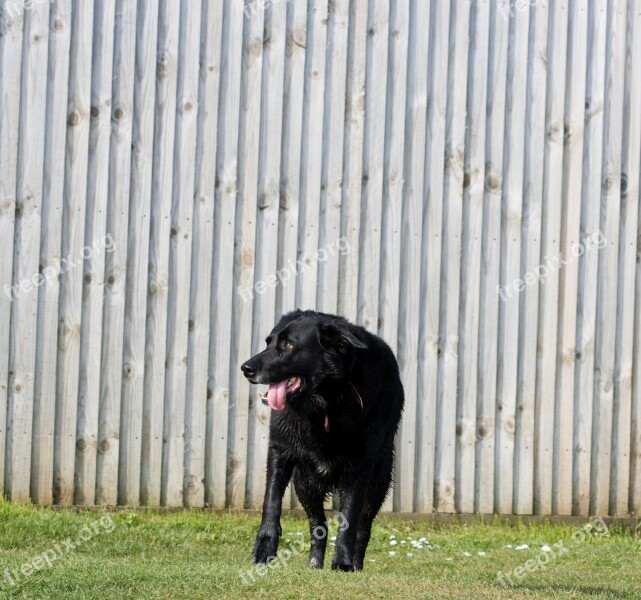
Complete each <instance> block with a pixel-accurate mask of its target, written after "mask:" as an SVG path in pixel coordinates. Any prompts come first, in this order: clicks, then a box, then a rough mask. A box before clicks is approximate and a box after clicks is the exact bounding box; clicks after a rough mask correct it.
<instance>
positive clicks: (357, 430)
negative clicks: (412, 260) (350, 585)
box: [241, 310, 404, 571]
mask: <svg viewBox="0 0 641 600" xmlns="http://www.w3.org/2000/svg"><path fill="white" fill-rule="evenodd" d="M266 342H267V348H266V349H265V350H263V351H262V352H261V353H260V354H257V355H256V356H254V357H253V358H251V359H249V360H248V361H247V362H246V363H245V364H244V365H242V367H241V369H242V371H243V373H244V374H245V377H247V378H248V379H249V380H250V381H251V382H252V383H262V384H267V385H269V389H268V391H267V392H266V393H265V394H264V395H263V402H264V403H265V404H269V406H271V408H272V409H273V411H272V416H271V422H270V429H269V451H268V456H267V489H266V491H265V501H264V504H263V519H262V523H261V526H260V530H259V532H258V537H257V539H256V545H255V546H254V553H253V558H254V562H256V563H266V562H268V561H269V560H270V559H271V558H272V557H275V556H276V551H277V549H278V538H279V537H280V535H281V528H280V515H281V508H282V499H283V494H284V492H285V488H286V487H287V484H288V483H289V480H290V478H292V476H293V481H294V487H295V489H296V494H297V495H298V498H299V499H300V501H301V503H302V505H303V507H304V508H305V511H306V512H307V516H308V518H309V523H310V531H311V532H312V545H311V551H310V556H309V563H308V564H309V566H310V567H314V568H319V569H320V568H322V567H323V562H324V560H325V547H326V544H327V522H326V519H325V512H324V510H323V502H324V500H325V499H326V497H327V495H328V494H329V493H330V492H333V491H337V492H338V493H339V494H340V511H341V513H342V518H343V519H344V522H345V525H346V528H345V529H344V531H339V533H338V538H337V540H336V552H335V555H334V559H333V560H332V568H333V569H341V570H344V571H352V570H360V569H362V568H363V558H364V556H365V550H366V549H367V544H368V542H369V538H370V532H371V528H372V522H373V520H374V517H375V516H376V514H377V513H378V511H379V510H380V508H381V505H382V504H383V502H384V500H385V497H386V495H387V493H388V491H389V488H390V485H391V481H392V470H393V463H394V435H395V434H396V430H397V429H398V424H399V421H400V418H401V412H402V410H403V401H404V397H403V386H402V384H401V380H400V377H399V371H398V364H397V362H396V359H395V358H394V354H393V353H392V350H391V349H390V347H389V346H388V345H387V344H386V343H385V342H384V341H383V340H382V339H381V338H379V337H377V336H375V335H373V334H371V333H369V332H367V331H366V330H365V329H363V328H362V327H358V326H355V325H352V324H350V323H348V322H347V321H346V320H345V319H343V318H342V317H336V316H333V315H327V314H323V313H317V312H314V311H300V310H297V311H294V312H292V313H289V314H288V315H285V316H284V317H282V318H281V320H280V322H279V323H278V325H276V327H275V328H274V329H273V331H272V332H271V333H270V334H269V336H268V337H267V340H266ZM341 529H343V528H342V527H341Z"/></svg>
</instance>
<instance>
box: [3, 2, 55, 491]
mask: <svg viewBox="0 0 641 600" xmlns="http://www.w3.org/2000/svg"><path fill="white" fill-rule="evenodd" d="M48 33H49V5H48V4H44V5H38V6H34V7H33V8H32V9H31V10H29V11H25V15H24V38H23V41H24V44H25V47H24V53H23V61H22V86H21V88H20V86H19V87H18V89H20V90H21V93H20V134H19V137H18V162H17V165H16V167H17V186H16V220H15V237H14V251H15V254H14V260H13V278H14V282H15V283H16V284H19V292H18V293H17V294H16V297H15V298H14V299H13V302H12V306H11V347H10V352H9V389H8V403H7V404H8V405H7V440H6V444H7V445H6V458H5V459H6V473H5V476H6V489H5V491H6V494H7V496H8V497H9V498H10V499H11V500H19V501H26V500H28V499H29V493H30V480H31V449H32V436H33V430H32V427H33V411H34V380H35V375H36V370H37V365H36V362H35V358H36V327H35V324H36V322H37V313H38V289H37V288H38V287H39V286H40V285H41V284H42V282H43V280H44V277H43V275H42V274H40V273H39V266H40V263H39V260H40V229H41V225H42V222H41V206H42V184H43V168H42V163H43V158H44V149H45V117H46V103H47V93H46V90H47V64H48V60H47V52H48V43H49V36H48ZM9 110H11V109H9Z"/></svg>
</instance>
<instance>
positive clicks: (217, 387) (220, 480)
mask: <svg viewBox="0 0 641 600" xmlns="http://www.w3.org/2000/svg"><path fill="white" fill-rule="evenodd" d="M224 8H225V10H224V17H223V18H224V20H223V26H222V32H223V36H222V60H221V73H220V97H219V98H220V99H219V106H218V121H219V123H220V126H219V127H218V151H217V155H216V186H215V190H216V197H215V205H214V211H215V219H214V240H216V245H215V247H214V267H213V274H212V281H213V286H214V287H213V292H212V314H211V328H212V331H213V332H214V334H213V335H212V336H211V338H210V346H209V357H210V358H209V360H210V365H209V372H210V384H209V388H210V389H211V390H212V396H211V400H210V407H211V408H210V411H209V415H208V421H209V422H208V429H209V430H210V431H211V432H212V435H211V438H210V440H211V442H210V444H208V448H207V454H206V456H207V460H208V461H209V466H208V468H206V470H205V487H206V491H205V499H206V502H207V503H208V504H210V505H211V506H214V507H215V508H223V507H224V506H225V504H226V501H227V498H226V490H227V485H226V481H227V469H228V465H229V462H231V460H232V457H231V456H228V453H227V448H228V443H229V436H228V423H229V406H230V403H231V402H233V401H234V400H232V401H231V402H230V396H229V385H230V384H229V382H230V377H231V375H230V360H229V353H230V348H231V336H232V319H231V316H232V306H233V304H234V303H235V302H238V301H240V300H241V299H239V298H238V297H237V296H236V294H237V293H238V294H240V293H241V292H242V288H240V286H236V285H235V284H234V285H233V286H232V287H230V286H229V285H227V284H226V283H225V282H233V281H234V279H233V272H234V224H235V220H236V195H237V191H236V188H237V185H238V133H239V111H240V105H241V101H240V95H241V60H242V45H241V44H240V43H239V40H241V39H243V4H242V3H234V2H231V3H224ZM248 293H251V289H250V290H249V292H248ZM223 457H225V459H223Z"/></svg>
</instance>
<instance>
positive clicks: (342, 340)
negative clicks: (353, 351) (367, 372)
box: [317, 323, 367, 350]
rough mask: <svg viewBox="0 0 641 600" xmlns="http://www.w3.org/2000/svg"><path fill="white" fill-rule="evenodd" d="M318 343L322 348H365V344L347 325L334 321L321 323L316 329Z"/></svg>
mask: <svg viewBox="0 0 641 600" xmlns="http://www.w3.org/2000/svg"><path fill="white" fill-rule="evenodd" d="M317 334H318V343H319V344H320V345H321V347H322V348H330V349H332V348H333V349H335V350H347V349H348V348H350V347H351V348H361V349H366V348H367V345H366V344H365V343H364V342H362V341H361V340H359V339H358V338H357V337H356V336H355V335H354V334H353V333H352V332H351V331H349V329H347V327H344V326H342V325H340V324H335V323H321V324H320V325H319V326H318V329H317Z"/></svg>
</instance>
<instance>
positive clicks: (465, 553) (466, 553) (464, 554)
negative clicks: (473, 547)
mask: <svg viewBox="0 0 641 600" xmlns="http://www.w3.org/2000/svg"><path fill="white" fill-rule="evenodd" d="M463 556H472V555H471V554H470V553H469V552H463Z"/></svg>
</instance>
